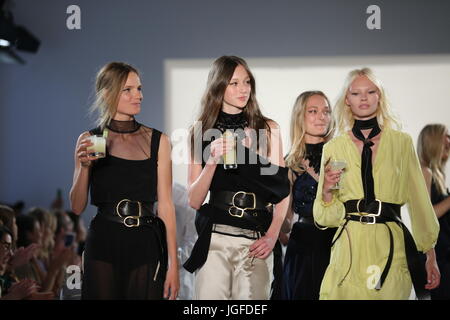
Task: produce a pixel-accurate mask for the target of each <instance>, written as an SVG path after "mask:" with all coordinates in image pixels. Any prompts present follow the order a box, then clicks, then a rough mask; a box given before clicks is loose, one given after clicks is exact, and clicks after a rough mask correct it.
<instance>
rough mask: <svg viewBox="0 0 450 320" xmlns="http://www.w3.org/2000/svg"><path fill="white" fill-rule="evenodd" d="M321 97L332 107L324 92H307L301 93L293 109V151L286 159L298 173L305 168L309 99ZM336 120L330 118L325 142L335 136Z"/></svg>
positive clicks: (291, 130)
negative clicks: (303, 161)
mask: <svg viewBox="0 0 450 320" xmlns="http://www.w3.org/2000/svg"><path fill="white" fill-rule="evenodd" d="M315 95H318V96H321V97H323V98H324V99H325V100H326V101H327V103H328V106H329V107H330V110H331V105H330V101H329V100H328V98H327V96H326V95H325V94H324V93H323V92H322V91H305V92H303V93H301V94H300V95H299V96H298V97H297V99H296V101H295V104H294V107H293V108H292V114H291V128H290V133H291V134H290V136H291V150H290V151H289V154H288V155H287V157H286V165H287V166H288V167H289V168H291V169H292V170H294V171H295V172H298V173H303V172H304V171H305V168H304V167H303V165H302V160H303V159H304V158H305V156H306V141H305V140H306V139H305V134H306V126H305V114H306V105H307V103H308V99H309V98H310V97H312V96H315ZM334 126H335V122H334V118H333V117H331V118H330V123H329V125H328V130H327V133H326V134H325V136H324V141H325V142H326V141H328V140H330V139H331V138H332V137H333V134H334Z"/></svg>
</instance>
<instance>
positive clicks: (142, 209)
mask: <svg viewBox="0 0 450 320" xmlns="http://www.w3.org/2000/svg"><path fill="white" fill-rule="evenodd" d="M97 215H98V216H99V218H101V219H105V220H108V221H112V222H116V223H120V224H123V225H124V226H126V227H128V228H137V227H149V228H151V229H152V230H153V231H154V235H155V237H156V239H157V241H158V243H159V248H160V259H161V260H159V262H160V263H161V270H164V272H165V270H167V266H168V254H167V241H166V226H165V224H164V221H162V220H161V218H159V217H158V216H156V215H155V214H154V213H153V202H141V201H132V200H129V199H122V200H120V201H117V202H108V203H101V204H99V205H98V214H97ZM164 274H165V273H164Z"/></svg>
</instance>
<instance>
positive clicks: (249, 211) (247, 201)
mask: <svg viewBox="0 0 450 320" xmlns="http://www.w3.org/2000/svg"><path fill="white" fill-rule="evenodd" d="M209 204H210V205H212V206H214V207H216V208H218V209H221V210H224V211H227V212H228V213H229V214H230V215H231V216H233V217H235V218H243V219H245V220H248V221H249V222H251V223H252V224H253V225H255V227H257V229H258V230H259V229H261V228H262V226H261V221H260V220H259V219H258V215H259V212H261V211H269V212H272V210H273V205H272V204H271V203H264V202H262V201H261V200H259V199H258V198H257V196H256V195H255V194H254V193H252V192H245V191H219V192H211V195H210V198H209ZM259 231H261V230H259Z"/></svg>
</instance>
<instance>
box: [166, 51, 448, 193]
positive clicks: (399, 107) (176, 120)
mask: <svg viewBox="0 0 450 320" xmlns="http://www.w3.org/2000/svg"><path fill="white" fill-rule="evenodd" d="M246 60H247V62H248V64H249V66H250V69H251V70H252V72H253V74H254V76H255V78H256V88H257V99H258V102H259V104H260V107H261V109H262V112H263V114H264V115H266V116H268V117H270V118H272V119H273V120H275V121H277V122H278V123H279V124H280V126H281V130H282V136H283V145H284V148H283V150H284V153H286V152H287V151H288V150H289V146H290V139H289V125H290V116H291V111H292V107H293V105H294V102H295V99H296V98H297V96H298V95H299V94H300V93H301V92H303V91H306V90H322V91H323V92H324V93H325V94H326V95H327V96H328V97H329V99H330V101H331V103H332V104H334V102H335V101H336V99H337V96H338V94H339V92H340V90H341V88H342V86H343V83H344V79H345V77H346V75H347V73H348V72H349V71H350V70H352V69H355V68H361V67H364V66H368V67H371V68H372V69H373V70H374V72H375V74H376V75H377V76H378V78H380V80H381V81H382V83H383V85H384V87H385V89H386V92H387V94H388V97H389V99H390V101H391V104H392V106H393V109H394V112H395V114H396V115H397V117H398V118H399V120H400V121H401V123H402V125H403V130H404V131H406V132H407V133H409V134H410V135H411V136H412V138H413V140H414V141H417V137H418V135H419V132H420V130H421V129H422V128H423V127H424V125H426V124H428V123H435V122H439V123H444V124H445V125H447V126H450V86H449V85H450V55H438V56H437V55H426V56H389V57H388V56H383V57H370V56H368V57H345V58H344V57H334V58H333V57H332V58H329V57H328V58H276V59H275V58H270V59H252V58H247V59H246ZM212 61H213V60H166V61H165V88H166V92H165V102H166V106H165V108H166V114H167V117H166V123H165V128H166V132H167V133H168V134H169V135H172V143H173V147H174V150H173V151H174V157H173V158H174V165H173V173H174V181H177V182H179V183H181V184H183V185H186V183H187V165H186V163H187V158H184V160H183V161H182V163H180V161H179V155H180V154H181V150H182V149H184V151H186V141H184V140H181V138H180V137H181V135H182V133H183V132H186V130H187V129H188V128H189V126H190V125H191V124H192V123H193V122H194V121H195V120H196V118H197V116H198V113H199V110H200V100H201V97H202V94H203V92H204V90H205V87H206V79H207V76H208V72H209V69H210V66H211V64H212ZM184 155H185V156H187V152H184ZM449 176H450V166H448V167H447V177H449Z"/></svg>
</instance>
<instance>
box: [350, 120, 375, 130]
mask: <svg viewBox="0 0 450 320" xmlns="http://www.w3.org/2000/svg"><path fill="white" fill-rule="evenodd" d="M375 127H378V121H377V117H373V118H372V119H369V120H356V119H355V124H354V125H353V128H356V129H360V130H366V129H373V128H375Z"/></svg>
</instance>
